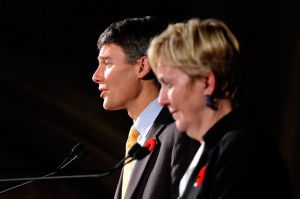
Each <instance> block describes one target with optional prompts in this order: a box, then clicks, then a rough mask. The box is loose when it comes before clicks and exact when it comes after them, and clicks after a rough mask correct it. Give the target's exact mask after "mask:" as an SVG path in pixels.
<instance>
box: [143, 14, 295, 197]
mask: <svg viewBox="0 0 300 199" xmlns="http://www.w3.org/2000/svg"><path fill="white" fill-rule="evenodd" d="M239 56H240V47H239V42H238V40H237V39H236V37H235V36H234V34H233V33H232V32H231V31H230V29H229V28H228V27H227V25H226V24H225V23H223V22H222V21H220V20H217V19H207V20H200V19H191V20H189V21H187V22H186V23H176V24H171V25H169V27H168V28H167V29H166V30H165V31H164V32H163V33H161V34H160V35H159V36H157V37H155V38H154V39H153V40H152V42H151V45H150V47H149V49H148V57H149V60H150V65H151V67H152V68H153V70H154V72H155V74H156V76H157V77H158V80H159V82H160V83H161V90H160V94H159V103H160V104H162V105H164V106H166V107H168V109H169V111H170V113H171V114H172V116H173V118H174V119H175V121H176V127H177V128H178V129H179V130H181V131H182V132H185V133H186V134H187V135H188V136H190V137H191V138H193V139H195V140H197V141H199V143H200V144H201V146H200V147H199V150H198V152H197V153H196V155H195V156H194V159H193V161H192V162H191V163H190V166H189V168H188V169H187V171H186V173H185V175H184V177H183V178H182V180H181V182H180V189H179V192H180V197H181V198H188V199H193V198H209V199H225V198H226V199H227V198H228V199H245V198H247V199H248V198H249V199H256V198H264V199H265V198H290V194H289V188H288V187H289V186H288V184H289V182H288V177H287V174H286V170H285V167H284V164H283V162H282V160H281V157H280V154H279V152H278V151H277V149H276V147H274V145H273V144H272V142H270V139H269V138H268V137H267V136H266V135H265V130H264V129H263V128H262V127H261V126H260V125H259V124H258V122H257V121H255V117H254V116H253V115H251V111H250V110H249V109H247V108H244V107H238V103H237V100H236V96H237V94H238V91H239V86H240V85H239V81H238V77H239V73H238V71H239V67H242V66H241V65H239V62H238V61H237V60H238V59H239Z"/></svg>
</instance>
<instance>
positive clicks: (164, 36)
mask: <svg viewBox="0 0 300 199" xmlns="http://www.w3.org/2000/svg"><path fill="white" fill-rule="evenodd" d="M147 53H148V58H149V61H150V65H151V67H152V68H153V70H154V72H156V69H157V64H158V62H163V63H164V64H168V66H170V67H177V68H179V69H180V70H182V71H183V72H185V73H186V74H188V75H189V76H191V77H192V78H199V77H205V76H206V75H207V72H208V71H209V70H211V71H212V72H213V73H214V75H215V76H216V80H217V84H216V89H215V93H214V97H217V98H224V97H232V95H234V93H235V90H236V89H235V87H236V85H235V78H236V76H235V71H236V59H237V57H238V54H239V43H238V41H237V39H236V37H235V36H234V35H233V33H232V32H231V31H230V30H229V28H228V27H227V26H226V25H225V24H224V23H223V22H222V21H220V20H217V19H206V20H200V19H197V18H194V19H190V20H189V21H188V22H187V23H176V24H171V25H169V26H168V28H167V29H166V30H165V31H164V32H162V33H161V34H160V35H158V36H156V37H155V38H154V39H153V40H152V42H151V44H150V46H149V49H148V51H147Z"/></svg>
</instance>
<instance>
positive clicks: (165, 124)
mask: <svg viewBox="0 0 300 199" xmlns="http://www.w3.org/2000/svg"><path fill="white" fill-rule="evenodd" d="M153 137H154V138H155V139H156V141H157V144H156V146H155V149H154V150H153V151H152V153H151V154H150V155H148V156H146V157H145V158H144V159H142V160H139V161H137V162H136V163H135V168H134V171H133V173H132V177H131V179H130V181H129V184H128V188H127V191H126V194H125V199H132V198H142V199H168V198H177V197H178V192H179V182H180V180H181V178H182V176H183V174H184V173H185V171H186V169H187V167H188V165H189V163H190V161H191V159H192V158H193V156H194V154H195V152H196V151H197V149H198V147H199V144H198V143H197V142H196V141H195V140H192V139H190V138H189V137H188V136H187V135H185V134H183V133H181V132H179V131H178V130H177V129H176V126H175V123H174V121H173V119H172V116H171V115H170V113H169V112H168V110H167V109H166V108H163V109H162V111H161V112H160V114H159V115H158V117H157V118H156V120H155V122H154V124H153V126H152V127H151V129H150V131H149V133H148V135H147V139H149V138H153ZM121 187H122V173H121V176H120V179H119V183H118V186H117V189H116V193H115V197H114V198H115V199H120V198H121Z"/></svg>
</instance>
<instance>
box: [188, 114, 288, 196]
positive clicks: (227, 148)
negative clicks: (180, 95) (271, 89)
mask: <svg viewBox="0 0 300 199" xmlns="http://www.w3.org/2000/svg"><path fill="white" fill-rule="evenodd" d="M204 141H205V147H204V152H203V154H202V156H201V158H200V160H199V163H198V167H197V168H196V169H195V170H194V172H193V174H192V177H191V179H190V181H189V183H188V185H187V189H186V190H185V192H184V195H183V197H182V198H186V199H194V198H198V199H267V198H272V199H274V198H281V199H282V198H284V199H289V198H291V195H290V190H289V180H288V176H287V172H286V168H285V166H284V164H283V161H282V160H281V157H280V154H279V151H277V149H276V147H275V146H274V145H273V144H272V142H271V140H270V138H268V137H267V136H266V134H265V131H264V130H262V128H261V127H260V126H259V125H258V124H257V123H256V122H254V116H253V115H252V116H251V114H250V111H249V110H238V111H233V112H231V113H229V114H228V115H227V116H225V117H224V118H222V119H221V120H220V121H219V122H218V123H217V124H215V125H214V126H213V127H212V128H211V129H210V130H209V131H208V132H207V133H206V135H205V136H204ZM203 168H206V170H205V174H204V177H203V176H201V175H200V176H199V175H198V174H199V171H200V170H201V169H202V171H203ZM197 177H200V178H202V179H203V181H202V183H200V184H199V185H198V186H195V182H196V181H197ZM200 178H198V180H199V179H200ZM200 181H201V180H200Z"/></svg>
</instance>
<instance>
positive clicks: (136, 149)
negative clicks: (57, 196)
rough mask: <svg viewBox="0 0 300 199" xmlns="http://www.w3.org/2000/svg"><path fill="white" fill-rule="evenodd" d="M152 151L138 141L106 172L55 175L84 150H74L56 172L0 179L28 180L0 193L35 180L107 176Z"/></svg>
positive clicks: (12, 180)
mask: <svg viewBox="0 0 300 199" xmlns="http://www.w3.org/2000/svg"><path fill="white" fill-rule="evenodd" d="M72 151H73V150H72ZM151 152H152V151H150V150H149V149H148V148H147V147H142V146H141V145H139V144H138V143H136V144H134V145H133V146H132V148H131V149H130V150H129V152H128V155H127V156H126V157H125V158H123V159H121V160H120V161H119V162H118V163H117V164H116V165H115V166H114V167H113V168H112V169H109V170H107V171H105V172H102V173H96V174H82V175H61V176H53V175H54V174H56V173H57V172H58V171H60V170H61V169H63V168H65V167H66V166H67V165H69V164H70V163H71V162H73V161H74V160H76V159H78V158H79V157H81V156H82V154H83V151H80V152H79V153H76V155H73V154H72V153H73V152H72V153H71V154H70V156H73V157H72V158H70V157H68V158H66V159H69V160H68V161H66V159H65V160H64V161H63V163H64V162H66V163H64V164H60V166H59V167H58V168H57V170H56V171H55V172H52V173H49V174H47V175H44V176H41V177H25V178H6V179H0V182H16V181H24V180H26V182H24V183H21V184H18V185H16V186H13V187H10V188H8V189H5V190H2V191H0V194H2V193H5V192H7V191H9V190H12V189H15V188H18V187H20V186H23V185H26V184H28V183H31V182H34V181H36V180H54V179H75V178H98V177H103V176H107V175H109V174H111V173H112V172H114V171H116V170H117V169H119V168H121V167H123V166H124V165H126V164H128V163H129V162H131V161H133V160H140V159H142V158H144V157H145V156H146V155H148V154H149V153H151ZM126 160H128V161H126Z"/></svg>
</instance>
